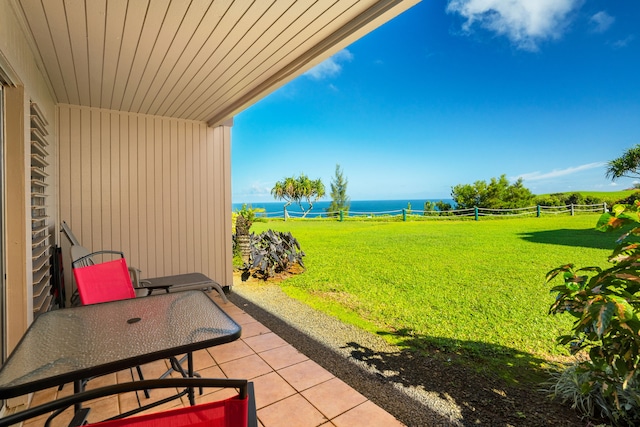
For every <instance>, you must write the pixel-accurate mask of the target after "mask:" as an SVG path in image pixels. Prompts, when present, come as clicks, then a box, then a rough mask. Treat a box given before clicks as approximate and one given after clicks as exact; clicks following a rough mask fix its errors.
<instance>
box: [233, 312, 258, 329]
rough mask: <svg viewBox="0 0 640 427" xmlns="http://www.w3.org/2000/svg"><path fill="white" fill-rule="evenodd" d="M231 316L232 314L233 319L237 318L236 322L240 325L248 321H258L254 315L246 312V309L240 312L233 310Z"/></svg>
mask: <svg viewBox="0 0 640 427" xmlns="http://www.w3.org/2000/svg"><path fill="white" fill-rule="evenodd" d="M229 316H231V318H232V319H233V320H235V322H236V323H237V324H238V325H240V326H243V327H244V325H246V324H247V323H253V322H255V321H256V319H254V318H253V317H251V316H250V315H248V314H247V313H245V312H244V311H242V312H239V313H234V312H231V313H229Z"/></svg>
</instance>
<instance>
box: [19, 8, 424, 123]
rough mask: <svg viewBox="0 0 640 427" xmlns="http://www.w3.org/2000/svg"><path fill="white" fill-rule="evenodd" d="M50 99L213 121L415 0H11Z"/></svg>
mask: <svg viewBox="0 0 640 427" xmlns="http://www.w3.org/2000/svg"><path fill="white" fill-rule="evenodd" d="M13 1H14V2H15V4H16V6H17V10H18V11H19V12H21V14H22V16H23V18H24V26H25V27H26V29H27V32H30V33H31V35H32V41H33V45H34V50H35V51H36V56H38V55H39V58H38V60H39V62H40V66H41V67H42V68H43V70H44V73H45V74H46V76H47V77H48V79H49V81H50V85H51V89H52V92H53V94H54V96H55V98H56V100H57V102H59V103H65V104H74V105H83V106H90V107H99V108H106V109H112V110H119V111H130V112H138V113H144V114H152V115H160V116H168V117H177V118H183V119H191V120H199V121H206V122H208V123H209V124H210V125H216V124H219V123H221V122H223V121H225V120H227V119H229V118H231V117H233V115H235V114H237V113H238V112H240V111H241V110H242V109H244V108H246V107H248V106H249V105H251V104H252V103H254V102H256V101H257V100H259V99H260V98H262V97H264V96H265V95H267V94H268V93H270V92H272V91H274V90H275V89H277V88H278V87H280V86H282V85H283V84H285V83H287V82H288V81H290V80H291V79H293V78H295V77H297V76H298V75H300V74H302V73H303V72H305V71H307V70H308V69H310V68H311V67H313V66H314V65H316V64H318V63H320V62H321V61H323V60H324V59H326V58H328V57H330V56H331V55H332V54H334V53H335V52H337V51H338V50H340V49H342V48H344V47H346V46H348V45H349V44H350V43H352V42H353V41H355V40H356V39H358V38H360V37H362V36H363V35H365V34H367V33H368V32H370V31H372V30H373V29H375V28H376V27H378V26H380V25H382V24H383V23H385V22H387V21H388V20H390V19H391V18H393V17H394V16H396V15H398V14H399V13H401V12H403V11H404V10H406V9H408V8H409V7H411V6H412V5H414V4H415V3H417V2H418V1H419V0H379V1H376V0H236V1H233V0H13Z"/></svg>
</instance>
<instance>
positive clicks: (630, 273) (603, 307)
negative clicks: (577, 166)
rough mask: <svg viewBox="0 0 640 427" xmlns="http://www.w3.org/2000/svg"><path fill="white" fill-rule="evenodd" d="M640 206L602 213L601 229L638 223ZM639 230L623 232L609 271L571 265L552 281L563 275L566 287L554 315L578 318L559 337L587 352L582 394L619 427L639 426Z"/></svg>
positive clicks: (581, 367)
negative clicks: (623, 426) (592, 398)
mask: <svg viewBox="0 0 640 427" xmlns="http://www.w3.org/2000/svg"><path fill="white" fill-rule="evenodd" d="M639 207H640V203H639V202H636V203H635V204H634V205H632V206H625V205H615V206H614V207H613V208H612V211H611V213H605V214H603V215H602V216H601V217H600V219H599V221H598V225H597V229H599V230H602V231H610V230H615V229H619V228H620V227H622V226H623V225H625V224H629V223H638V222H640V221H639V216H638V215H639V213H640V211H639ZM637 236H640V227H635V228H632V229H631V230H629V231H628V232H626V233H624V234H623V235H622V237H621V238H620V239H618V241H617V243H618V244H617V246H616V248H615V249H614V251H613V253H612V255H611V256H610V257H609V261H610V262H611V263H613V266H612V267H610V268H607V269H602V268H600V267H585V268H578V269H576V268H575V266H574V265H573V264H567V265H564V266H561V267H559V268H556V269H554V270H551V271H550V272H549V273H548V274H547V282H549V281H550V280H553V279H554V278H555V277H557V276H559V275H561V276H562V277H563V279H564V282H563V283H562V284H561V285H558V286H555V287H553V288H552V292H557V297H556V300H555V302H554V303H553V304H552V305H551V307H550V309H549V313H551V314H559V313H565V312H566V313H569V314H570V315H572V316H574V317H575V318H576V320H575V322H574V323H573V327H572V330H571V334H568V335H562V336H560V337H558V343H560V344H562V345H567V346H568V347H569V350H570V352H571V353H572V354H578V353H581V352H584V353H586V360H584V361H582V362H580V363H579V364H578V366H577V371H576V372H577V373H578V374H581V375H582V374H584V375H585V377H584V378H586V379H585V380H584V381H582V383H581V390H580V391H581V393H582V394H583V395H589V394H592V393H596V394H598V395H601V396H602V399H596V400H595V402H596V403H598V404H600V406H601V409H602V410H603V412H604V413H605V414H606V415H607V416H608V417H609V418H610V419H611V421H612V422H614V423H615V424H617V425H620V424H624V423H630V424H633V425H637V423H638V422H640V393H639V392H638V383H637V379H638V375H639V373H640V371H639V368H640V318H639V314H640V244H639V243H638V242H637V241H636V242H633V241H631V240H634V238H635V240H637Z"/></svg>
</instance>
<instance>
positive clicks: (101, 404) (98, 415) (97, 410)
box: [83, 396, 120, 423]
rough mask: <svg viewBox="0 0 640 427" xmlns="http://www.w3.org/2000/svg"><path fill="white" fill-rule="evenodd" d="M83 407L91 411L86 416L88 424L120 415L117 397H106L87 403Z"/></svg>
mask: <svg viewBox="0 0 640 427" xmlns="http://www.w3.org/2000/svg"><path fill="white" fill-rule="evenodd" d="M83 406H86V407H88V408H91V411H89V415H88V416H87V420H88V421H89V422H90V423H95V422H97V421H102V420H104V419H107V418H111V417H115V416H116V415H118V414H119V413H120V405H119V403H118V396H108V397H105V398H102V399H98V400H93V401H89V402H87V403H86V404H83Z"/></svg>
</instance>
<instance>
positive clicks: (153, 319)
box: [0, 291, 241, 400]
mask: <svg viewBox="0 0 640 427" xmlns="http://www.w3.org/2000/svg"><path fill="white" fill-rule="evenodd" d="M240 334H241V327H240V326H239V325H238V324H237V323H236V322H235V321H233V319H231V318H230V317H229V316H228V315H227V314H226V313H225V312H224V311H223V310H222V309H221V308H220V307H219V306H218V305H217V304H216V303H215V302H214V301H212V300H211V299H210V298H209V297H208V296H207V295H206V294H205V293H204V292H202V291H185V292H179V293H172V294H160V295H154V296H148V297H143V298H135V299H127V300H121V301H114V302H108V303H103V304H94V305H87V306H82V307H73V308H65V309H61V310H54V311H50V312H47V313H44V314H42V315H40V316H39V317H37V318H36V319H35V321H34V322H33V323H32V324H31V326H30V327H29V328H28V329H27V331H26V332H25V334H24V336H23V337H22V339H21V340H20V342H19V343H18V345H17V346H16V348H15V349H14V350H13V352H12V353H11V355H10V356H9V358H8V360H7V362H6V363H5V364H4V366H2V368H1V369H0V399H6V398H10V397H15V396H20V395H23V394H27V393H31V392H34V391H37V390H42V389H45V388H49V387H53V386H59V385H62V384H66V383H70V382H73V383H74V385H75V388H76V391H79V390H78V387H79V384H80V383H81V381H82V380H84V379H86V378H90V377H94V376H99V375H104V374H108V373H112V372H117V371H120V370H123V369H127V368H131V367H135V366H137V365H142V364H145V363H148V362H152V361H154V360H160V359H165V358H170V357H174V356H178V355H182V354H184V353H187V354H189V357H188V361H189V362H188V363H189V367H188V372H189V375H193V362H192V357H190V354H191V352H192V351H196V350H200V349H203V348H208V347H212V346H216V345H219V344H223V343H227V342H230V341H233V340H236V339H238V338H239V337H240ZM189 395H190V400H193V391H192V390H191V391H190V392H189Z"/></svg>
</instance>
